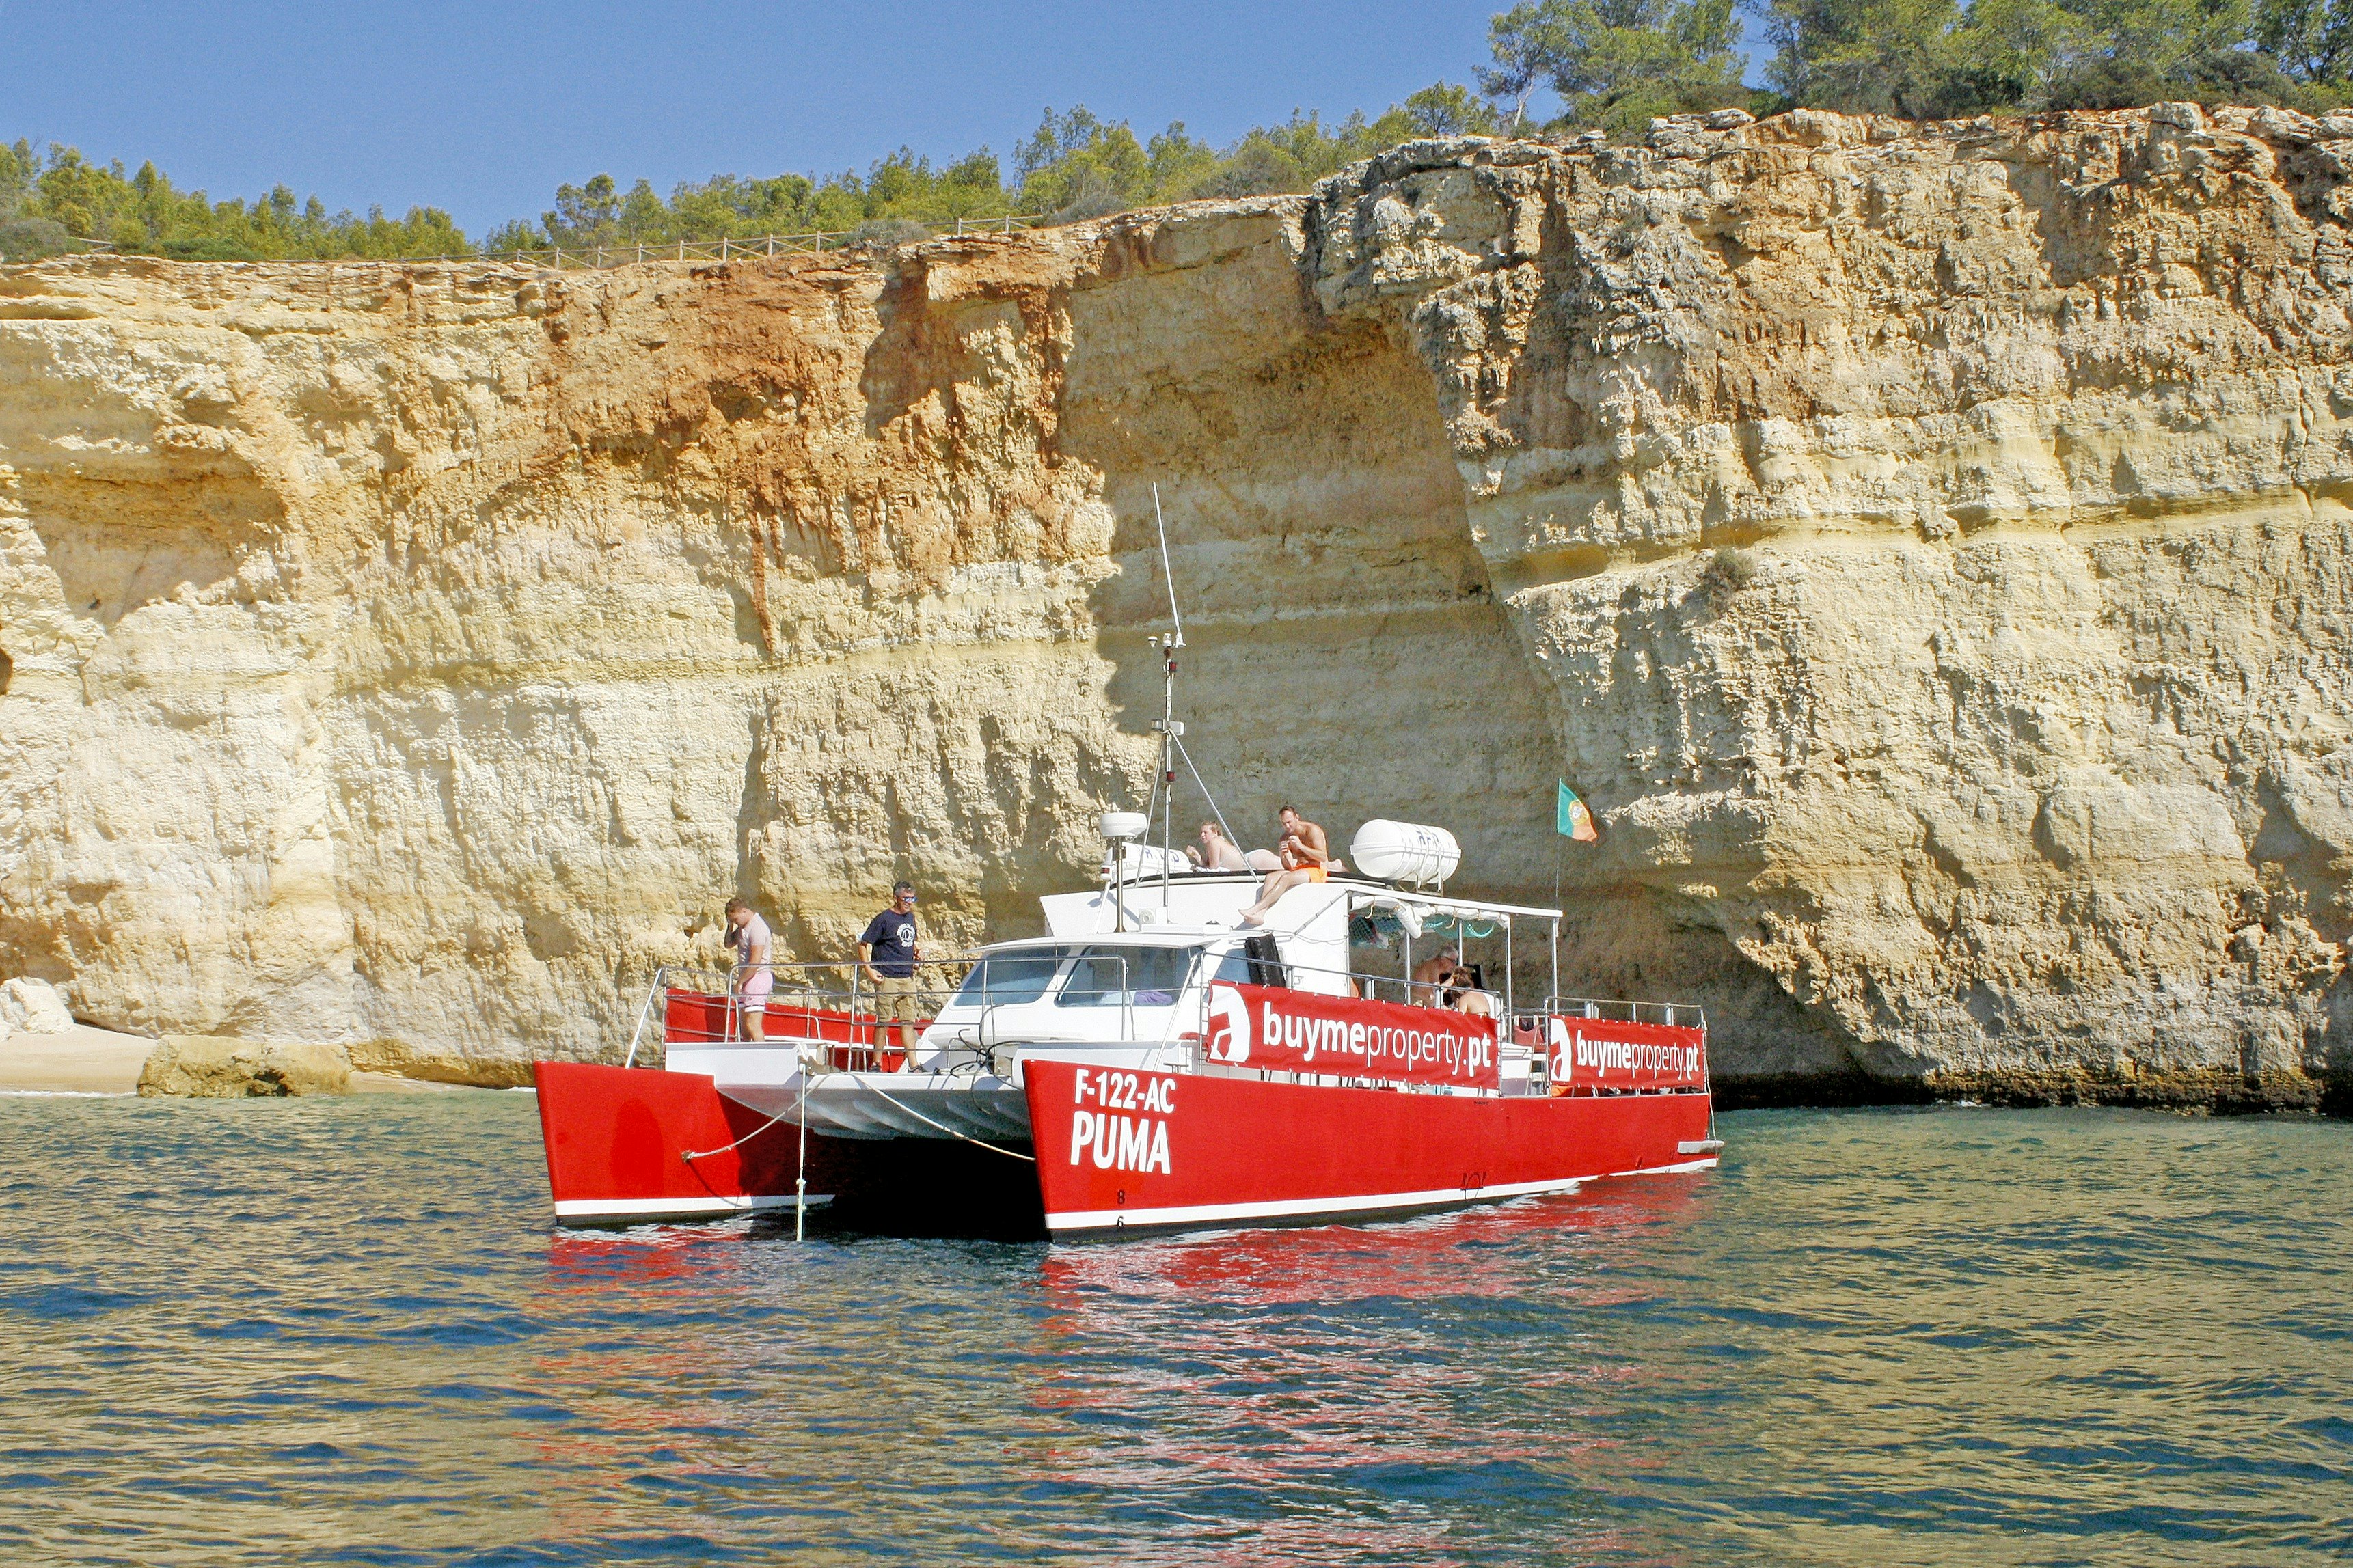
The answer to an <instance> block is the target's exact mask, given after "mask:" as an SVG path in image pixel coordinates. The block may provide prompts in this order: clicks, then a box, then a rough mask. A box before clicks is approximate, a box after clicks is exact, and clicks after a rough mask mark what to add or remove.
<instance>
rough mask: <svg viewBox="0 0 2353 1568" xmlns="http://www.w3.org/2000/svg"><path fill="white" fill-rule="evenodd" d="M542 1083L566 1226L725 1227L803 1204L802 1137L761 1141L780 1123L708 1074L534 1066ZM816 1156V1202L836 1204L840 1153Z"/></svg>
mask: <svg viewBox="0 0 2353 1568" xmlns="http://www.w3.org/2000/svg"><path fill="white" fill-rule="evenodd" d="M532 1076H533V1080H534V1081H535V1082H536V1084H537V1085H538V1089H539V1126H540V1135H541V1138H542V1139H543V1142H545V1144H546V1148H547V1182H548V1189H549V1191H550V1193H551V1194H553V1195H554V1200H555V1215H556V1217H557V1218H558V1219H560V1220H563V1221H564V1222H565V1223H566V1224H569V1225H637V1224H644V1223H647V1222H649V1221H656V1220H680V1219H721V1218H725V1217H728V1216H730V1215H742V1214H751V1213H754V1212H756V1211H758V1210H761V1209H769V1208H790V1207H791V1206H792V1205H793V1204H794V1202H795V1200H796V1197H797V1194H796V1193H795V1191H794V1182H795V1180H796V1178H797V1176H798V1175H799V1174H800V1158H799V1152H800V1144H799V1140H798V1139H797V1137H796V1136H795V1133H796V1131H797V1129H795V1128H793V1127H792V1126H790V1125H787V1124H778V1125H776V1126H774V1127H769V1128H767V1129H766V1131H760V1129H761V1128H762V1126H763V1124H764V1123H765V1122H767V1121H768V1120H769V1118H768V1116H767V1115H765V1114H764V1113H763V1112H761V1111H758V1110H754V1109H753V1108H752V1107H750V1106H747V1105H744V1104H741V1103H739V1102H738V1101H736V1100H731V1099H729V1098H728V1097H727V1096H725V1095H723V1094H722V1093H720V1092H719V1087H718V1084H717V1083H716V1082H715V1081H714V1080H713V1079H711V1078H710V1077H709V1076H707V1075H706V1074H702V1073H687V1072H662V1071H659V1070H654V1069H649V1068H617V1067H598V1066H592V1065H588V1064H586V1063H581V1062H533V1064H532ZM739 1140H741V1141H742V1142H740V1144H739V1143H738V1141H739ZM730 1144H738V1146H737V1147H733V1148H729V1147H726V1146H727V1145H730ZM689 1152H698V1153H702V1158H700V1159H694V1160H689V1159H687V1158H686V1155H687V1154H688V1153H689ZM829 1152H830V1149H829V1146H822V1145H821V1146H819V1147H814V1148H812V1149H811V1150H810V1160H809V1183H808V1191H807V1201H808V1202H809V1203H810V1204H812V1205H823V1204H828V1203H831V1202H832V1201H833V1197H834V1188H835V1186H836V1184H837V1177H838V1169H837V1166H836V1163H835V1162H833V1161H831V1160H829V1159H828V1153H829Z"/></svg>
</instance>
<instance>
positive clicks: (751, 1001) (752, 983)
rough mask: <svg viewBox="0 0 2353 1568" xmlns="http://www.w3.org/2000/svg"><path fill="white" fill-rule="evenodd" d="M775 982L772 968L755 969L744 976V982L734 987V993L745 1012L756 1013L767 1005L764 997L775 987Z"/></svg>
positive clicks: (774, 973)
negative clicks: (739, 999) (740, 1001)
mask: <svg viewBox="0 0 2353 1568" xmlns="http://www.w3.org/2000/svg"><path fill="white" fill-rule="evenodd" d="M775 988H776V972H775V971H774V970H770V969H755V970H754V971H753V972H752V973H749V974H746V975H745V976H744V983H743V984H740V985H738V986H737V987H736V988H735V994H736V995H737V996H738V997H739V998H741V999H742V1001H743V1004H744V1011H745V1012H747V1013H756V1012H759V1011H760V1010H761V1009H762V1008H764V1007H765V1006H766V1005H767V1003H766V1002H765V1000H764V998H765V997H766V995H767V994H768V993H769V992H770V991H772V990H774V989H775Z"/></svg>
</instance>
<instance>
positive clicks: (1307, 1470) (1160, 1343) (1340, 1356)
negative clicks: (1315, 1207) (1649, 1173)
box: [1035, 1177, 1710, 1563]
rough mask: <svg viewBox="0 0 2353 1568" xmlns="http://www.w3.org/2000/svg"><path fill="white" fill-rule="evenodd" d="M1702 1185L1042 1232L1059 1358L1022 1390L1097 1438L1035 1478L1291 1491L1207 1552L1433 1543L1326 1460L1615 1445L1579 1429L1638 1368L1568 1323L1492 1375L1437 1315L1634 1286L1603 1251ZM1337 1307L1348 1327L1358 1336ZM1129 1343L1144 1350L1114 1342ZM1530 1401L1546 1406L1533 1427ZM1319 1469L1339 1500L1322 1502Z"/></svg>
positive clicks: (1456, 1316)
mask: <svg viewBox="0 0 2353 1568" xmlns="http://www.w3.org/2000/svg"><path fill="white" fill-rule="evenodd" d="M1709 1186H1710V1184H1708V1183H1707V1182H1705V1181H1704V1179H1703V1180H1700V1181H1694V1180H1692V1179H1690V1178H1679V1177H1668V1178H1655V1179H1651V1178H1645V1179H1636V1180H1628V1181H1620V1182H1611V1183H1607V1184H1600V1185H1599V1187H1598V1188H1597V1189H1596V1190H1594V1191H1591V1192H1589V1193H1585V1194H1574V1195H1571V1196H1567V1197H1562V1198H1550V1199H1541V1200H1531V1201H1525V1202H1521V1203H1516V1204H1512V1205H1506V1206H1504V1207H1500V1208H1490V1209H1476V1210H1469V1211H1465V1212H1463V1213H1460V1214H1455V1215H1444V1216H1439V1217H1433V1218H1426V1219H1421V1220H1415V1221H1410V1222H1407V1223H1403V1224H1394V1225H1381V1226H1328V1227H1320V1228H1314V1229H1302V1230H1270V1231H1248V1232H1239V1233H1231V1234H1226V1235H1212V1236H1203V1237H1185V1238H1180V1239H1176V1240H1170V1241H1164V1242H1145V1243H1127V1244H1124V1245H1119V1246H1103V1247H1082V1248H1068V1247H1066V1248H1060V1249H1057V1250H1056V1251H1054V1252H1053V1253H1051V1254H1050V1255H1049V1256H1048V1257H1047V1258H1046V1259H1045V1260H1044V1263H1043V1264H1042V1266H1041V1268H1042V1273H1043V1282H1044V1285H1045V1288H1046V1292H1047V1300H1048V1305H1049V1308H1050V1312H1051V1317H1050V1320H1049V1324H1048V1329H1049V1331H1050V1333H1052V1334H1054V1335H1056V1336H1058V1337H1059V1338H1060V1340H1061V1342H1062V1346H1061V1348H1062V1349H1064V1350H1065V1351H1066V1352H1069V1353H1067V1354H1063V1355H1060V1356H1057V1357H1055V1358H1053V1359H1052V1360H1051V1361H1050V1362H1048V1363H1044V1364H1043V1370H1042V1378H1043V1381H1042V1383H1041V1384H1040V1385H1039V1388H1038V1390H1037V1393H1036V1395H1035V1397H1036V1399H1037V1402H1038V1404H1039V1405H1040V1406H1041V1407H1043V1408H1046V1409H1049V1410H1051V1411H1054V1412H1057V1413H1060V1414H1061V1415H1064V1416H1065V1417H1066V1418H1067V1417H1071V1416H1077V1417H1082V1418H1088V1419H1089V1421H1090V1425H1091V1426H1094V1427H1095V1428H1096V1429H1098V1430H1101V1431H1103V1432H1104V1433H1105V1434H1106V1435H1105V1436H1103V1438H1102V1439H1101V1440H1100V1441H1099V1442H1098V1443H1096V1444H1094V1445H1092V1446H1090V1447H1080V1446H1077V1445H1072V1444H1058V1445H1056V1446H1055V1447H1053V1448H1052V1449H1051V1451H1050V1458H1052V1460H1054V1461H1055V1462H1056V1464H1057V1465H1058V1466H1059V1468H1058V1469H1056V1470H1053V1471H1050V1475H1051V1476H1052V1478H1053V1479H1060V1480H1064V1481H1068V1482H1071V1483H1076V1484H1082V1485H1087V1486H1094V1487H1101V1488H1103V1489H1106V1490H1108V1491H1111V1492H1112V1493H1113V1495H1120V1494H1122V1493H1128V1494H1133V1493H1134V1492H1135V1491H1137V1490H1139V1489H1145V1490H1157V1489H1165V1488H1174V1489H1177V1490H1179V1491H1190V1490H1193V1489H1198V1488H1200V1487H1203V1486H1209V1487H1235V1488H1250V1489H1265V1488H1267V1487H1268V1486H1270V1485H1274V1486H1278V1487H1281V1488H1282V1489H1286V1490H1288V1491H1289V1492H1290V1493H1291V1494H1293V1495H1294V1496H1296V1497H1298V1498H1299V1499H1300V1500H1301V1503H1302V1506H1301V1507H1300V1508H1299V1509H1297V1510H1283V1511H1280V1512H1276V1513H1275V1514H1274V1515H1273V1516H1272V1517H1271V1518H1261V1520H1260V1521H1257V1522H1256V1524H1255V1525H1254V1527H1253V1529H1252V1530H1251V1531H1250V1538H1249V1540H1248V1542H1247V1544H1246V1545H1242V1544H1238V1545H1237V1546H1236V1547H1235V1548H1234V1549H1233V1551H1232V1552H1231V1553H1230V1554H1228V1553H1223V1552H1219V1551H1218V1550H1216V1549H1215V1548H1209V1549H1207V1550H1205V1551H1202V1552H1200V1553H1199V1554H1198V1555H1199V1557H1200V1560H1201V1561H1204V1562H1210V1563H1225V1562H1232V1563H1244V1562H1249V1563H1259V1562H1264V1561H1266V1560H1267V1559H1268V1557H1269V1555H1270V1553H1277V1554H1291V1553H1297V1554H1299V1555H1302V1556H1305V1557H1312V1558H1321V1559H1323V1560H1326V1561H1330V1560H1334V1559H1335V1558H1337V1557H1339V1556H1341V1555H1342V1554H1344V1553H1345V1552H1347V1551H1348V1550H1349V1549H1350V1548H1351V1547H1352V1546H1360V1547H1362V1548H1363V1549H1365V1550H1366V1551H1368V1552H1369V1551H1374V1550H1376V1549H1377V1551H1378V1552H1382V1553H1384V1554H1388V1555H1398V1554H1404V1555H1412V1556H1417V1557H1419V1558H1422V1559H1423V1560H1426V1561H1429V1562H1432V1563H1440V1562H1447V1561H1450V1560H1451V1559H1450V1558H1449V1556H1448V1554H1447V1549H1448V1542H1447V1534H1448V1525H1447V1519H1446V1515H1445V1513H1444V1512H1443V1511H1442V1510H1437V1509H1432V1508H1430V1507H1428V1506H1425V1505H1422V1504H1420V1503H1419V1502H1416V1501H1413V1500H1409V1499H1384V1500H1379V1502H1377V1504H1375V1505H1373V1509H1372V1510H1373V1511H1377V1513H1378V1514H1379V1518H1378V1519H1377V1521H1365V1520H1364V1519H1363V1517H1362V1516H1363V1515H1364V1514H1365V1513H1366V1511H1368V1510H1367V1505H1366V1500H1365V1499H1364V1498H1363V1497H1362V1495H1361V1493H1360V1492H1358V1491H1357V1489H1355V1488H1353V1487H1348V1484H1347V1483H1346V1482H1345V1481H1344V1480H1335V1478H1339V1477H1345V1475H1346V1474H1347V1473H1349V1472H1350V1471H1358V1472H1363V1471H1367V1470H1374V1471H1377V1472H1380V1473H1388V1474H1395V1473H1398V1472H1399V1471H1405V1472H1422V1473H1425V1474H1431V1475H1444V1474H1446V1473H1448V1472H1451V1471H1460V1470H1461V1469H1463V1468H1465V1467H1470V1466H1478V1465H1492V1464H1496V1463H1510V1462H1513V1461H1521V1462H1525V1463H1527V1464H1531V1465H1540V1466H1543V1467H1546V1468H1553V1469H1557V1468H1561V1467H1563V1466H1567V1467H1571V1468H1585V1466H1586V1465H1587V1464H1588V1463H1597V1464H1598V1463H1599V1460H1600V1458H1601V1450H1603V1449H1607V1448H1613V1447H1615V1445H1614V1444H1613V1443H1612V1442H1611V1441H1610V1440H1609V1439H1607V1438H1605V1437H1601V1436H1596V1435H1595V1434H1596V1430H1597V1425H1596V1423H1595V1422H1594V1421H1592V1420H1591V1419H1589V1417H1590V1415H1591V1405H1592V1403H1593V1401H1594V1398H1595V1395H1596V1394H1597V1393H1599V1391H1600V1390H1601V1389H1602V1388H1603V1387H1604V1386H1608V1385H1617V1384H1622V1383H1624V1382H1625V1381H1626V1380H1627V1379H1629V1378H1630V1377H1633V1378H1639V1377H1641V1376H1642V1375H1643V1373H1641V1370H1640V1369H1638V1368H1635V1369H1630V1368H1627V1367H1625V1366H1624V1365H1622V1364H1621V1363H1607V1362H1601V1361H1598V1360H1596V1359H1594V1358H1593V1357H1592V1356H1591V1355H1589V1354H1588V1353H1586V1352H1585V1351H1584V1349H1583V1346H1582V1343H1581V1342H1582V1338H1583V1336H1581V1335H1578V1334H1577V1333H1575V1332H1574V1331H1572V1332H1571V1333H1569V1334H1568V1335H1567V1336H1565V1337H1564V1339H1563V1340H1562V1342H1560V1343H1559V1345H1558V1347H1557V1360H1556V1363H1555V1364H1553V1365H1552V1366H1550V1367H1549V1368H1546V1369H1543V1370H1540V1371H1535V1372H1533V1373H1532V1372H1531V1371H1530V1369H1529V1368H1528V1367H1526V1366H1525V1364H1522V1365H1518V1366H1515V1367H1514V1368H1513V1369H1512V1370H1511V1371H1510V1372H1509V1373H1504V1374H1499V1373H1497V1372H1496V1371H1495V1370H1494V1369H1492V1368H1487V1367H1482V1366H1481V1365H1478V1364H1476V1363H1475V1358H1472V1357H1469V1356H1466V1355H1465V1354H1464V1353H1463V1352H1462V1350H1461V1348H1460V1347H1459V1346H1454V1345H1449V1344H1447V1343H1446V1342H1445V1339H1446V1335H1447V1329H1448V1326H1449V1323H1450V1322H1461V1321H1463V1320H1464V1318H1465V1317H1466V1316H1467V1315H1471V1314H1476V1313H1478V1312H1480V1311H1481V1310H1482V1303H1484V1302H1495V1303H1501V1304H1504V1306H1503V1307H1502V1308H1500V1309H1499V1310H1512V1309H1513V1308H1514V1307H1518V1308H1524V1307H1525V1304H1526V1303H1528V1302H1530V1301H1531V1300H1541V1299H1542V1298H1543V1297H1544V1296H1545V1295H1546V1294H1547V1293H1552V1292H1556V1293H1557V1294H1558V1295H1561V1296H1567V1297H1568V1298H1571V1299H1573V1300H1575V1301H1577V1302H1579V1303H1584V1304H1588V1305H1593V1306H1600V1305H1605V1304H1614V1303H1619V1302H1623V1301H1628V1300H1641V1298H1642V1297H1643V1296H1644V1295H1645V1294H1647V1292H1646V1291H1644V1290H1643V1289H1641V1288H1640V1287H1638V1286H1635V1285H1633V1284H1630V1283H1621V1282H1620V1281H1619V1280H1618V1279H1615V1278H1613V1277H1612V1275H1611V1273H1610V1266H1611V1264H1612V1263H1613V1262H1616V1261H1619V1260H1621V1259H1630V1258H1633V1257H1635V1256H1638V1255H1639V1254H1641V1252H1643V1251H1646V1250H1649V1249H1652V1248H1655V1247H1660V1246H1662V1245H1666V1244H1668V1243H1670V1242H1671V1241H1672V1237H1673V1235H1674V1234H1675V1233H1676V1232H1677V1231H1679V1230H1681V1229H1683V1228H1684V1227H1686V1226H1689V1225H1691V1224H1692V1223H1693V1222H1694V1220H1695V1219H1696V1218H1697V1217H1698V1216H1699V1215H1700V1214H1701V1212H1702V1211H1704V1208H1705V1207H1706V1206H1707V1205H1708V1201H1709V1200H1708V1197H1707V1191H1708V1188H1709ZM1564 1237H1567V1238H1568V1239H1567V1241H1566V1242H1565V1243H1564V1240H1563V1238H1564ZM1398 1302H1410V1303H1413V1304H1414V1305H1413V1307H1412V1308H1411V1309H1410V1310H1404V1311H1398V1310H1396V1309H1395V1305H1394V1304H1395V1303H1398ZM1449 1303H1459V1305H1458V1306H1453V1307H1450V1305H1449ZM1205 1307H1208V1308H1210V1309H1212V1310H1210V1311H1209V1312H1208V1313H1205V1312H1204V1311H1203V1309H1204V1308H1205ZM1352 1315H1353V1316H1354V1317H1355V1318H1356V1319H1357V1320H1359V1321H1366V1323H1367V1327H1366V1332H1365V1334H1363V1335H1362V1336H1359V1335H1356V1334H1352V1332H1351V1318H1352ZM1372 1347H1377V1348H1372ZM1135 1351H1148V1353H1144V1354H1130V1353H1124V1352H1135ZM1097 1352H1100V1353H1097ZM1499 1375H1507V1376H1508V1378H1509V1382H1510V1386H1509V1389H1508V1391H1505V1390H1503V1389H1501V1388H1499V1386H1498V1384H1497V1378H1498V1376H1499ZM1539 1391H1556V1392H1555V1393H1553V1394H1544V1393H1540V1392H1539ZM1505 1393H1507V1394H1508V1397H1504V1398H1498V1397H1495V1395H1497V1394H1505ZM1613 1403H1614V1402H1613ZM1532 1407H1534V1408H1539V1409H1541V1410H1542V1411H1543V1419H1542V1420H1541V1421H1540V1422H1538V1423H1536V1424H1535V1426H1534V1427H1533V1428H1531V1427H1530V1426H1527V1425H1525V1422H1524V1417H1525V1413H1526V1412H1527V1411H1529V1410H1530V1409H1531V1408H1532ZM1114 1434H1115V1435H1114ZM1652 1462H1655V1460H1651V1459H1649V1458H1642V1457H1634V1456H1629V1455H1627V1454H1625V1453H1623V1452H1617V1453H1612V1454H1610V1455H1609V1463H1611V1464H1615V1465H1621V1466H1622V1465H1625V1464H1628V1463H1636V1464H1642V1463H1652ZM1335 1486H1339V1487H1344V1488H1347V1489H1348V1490H1349V1491H1350V1492H1352V1493H1356V1495H1354V1496H1352V1497H1351V1498H1349V1499H1348V1500H1345V1501H1344V1500H1340V1499H1338V1498H1335V1497H1333V1496H1332V1495H1331V1494H1332V1489H1333V1488H1334V1487H1335ZM1319 1497H1320V1498H1322V1499H1324V1501H1323V1502H1322V1503H1320V1504H1318V1503H1316V1502H1314V1501H1313V1500H1314V1499H1316V1498H1319ZM1344 1510H1345V1511H1344ZM1335 1515H1336V1517H1335ZM1360 1525H1361V1527H1362V1528H1361V1533H1359V1530H1358V1527H1359V1526H1360ZM1577 1544H1578V1545H1579V1546H1580V1547H1581V1548H1583V1549H1584V1550H1588V1551H1622V1550H1625V1549H1626V1547H1627V1546H1628V1544H1629V1543H1628V1542H1625V1541H1623V1540H1620V1539H1618V1538H1616V1537H1615V1536H1602V1535H1599V1534H1597V1535H1595V1536H1593V1537H1591V1538H1589V1539H1587V1540H1584V1541H1581V1542H1578V1543H1577Z"/></svg>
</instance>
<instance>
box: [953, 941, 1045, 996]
mask: <svg viewBox="0 0 2353 1568" xmlns="http://www.w3.org/2000/svg"><path fill="white" fill-rule="evenodd" d="M1071 951H1072V950H1071V949H1070V948H1067V947H1038V948H1029V949H1026V950H1024V951H1022V952H993V953H991V954H989V955H988V956H987V957H986V958H983V959H981V960H979V961H978V962H977V963H974V964H973V966H972V973H969V974H967V975H965V977H964V985H963V987H962V988H961V989H959V990H958V991H957V992H956V994H955V1002H954V1003H953V1004H952V1005H954V1006H958V1007H1004V1006H1014V1005H1020V1004H1021V1003H1024V1002H1035V1001H1036V1000H1038V998H1039V997H1040V996H1043V995H1044V994H1046V988H1047V987H1048V986H1049V985H1051V984H1053V983H1054V971H1056V970H1057V969H1059V968H1060V967H1061V965H1062V961H1063V960H1064V959H1066V958H1068V957H1070V956H1071Z"/></svg>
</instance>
